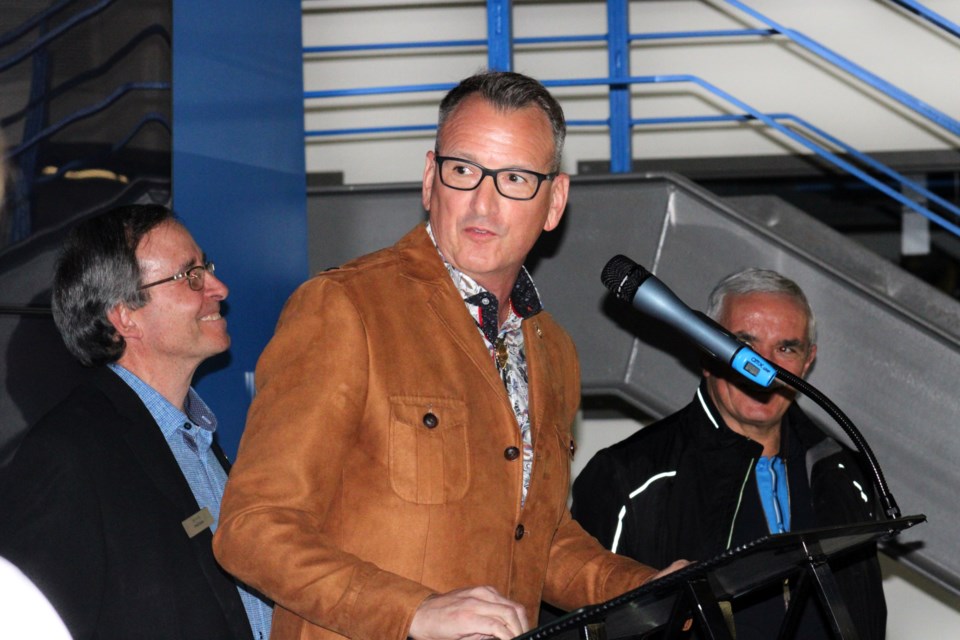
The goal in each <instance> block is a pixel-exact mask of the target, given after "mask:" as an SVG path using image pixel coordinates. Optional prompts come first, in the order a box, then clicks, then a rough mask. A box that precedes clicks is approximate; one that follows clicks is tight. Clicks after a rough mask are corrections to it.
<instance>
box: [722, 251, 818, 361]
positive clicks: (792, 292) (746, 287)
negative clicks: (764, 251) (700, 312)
mask: <svg viewBox="0 0 960 640" xmlns="http://www.w3.org/2000/svg"><path fill="white" fill-rule="evenodd" d="M748 293H777V294H781V295H786V296H789V297H791V298H793V299H794V300H796V301H797V303H798V304H799V305H800V306H801V307H802V308H803V310H804V311H805V312H806V314H807V342H809V343H810V346H813V345H815V344H817V318H816V316H815V315H814V313H813V309H812V308H811V307H810V303H809V302H808V301H807V296H806V294H804V293H803V289H801V288H800V285H798V284H797V283H796V282H794V281H793V280H791V279H790V278H787V277H786V276H783V275H780V274H779V273H777V272H776V271H771V270H770V269H757V268H753V267H751V268H749V269H744V270H743V271H738V272H736V273H732V274H730V275H729V276H727V277H726V278H724V279H723V280H721V281H720V283H719V284H718V285H717V286H716V287H714V289H713V291H711V292H710V297H709V298H708V299H707V312H706V313H707V316H708V317H709V318H710V319H711V320H714V321H715V322H720V317H721V316H722V315H723V311H724V309H723V305H724V302H725V301H726V299H727V296H729V295H744V294H748Z"/></svg>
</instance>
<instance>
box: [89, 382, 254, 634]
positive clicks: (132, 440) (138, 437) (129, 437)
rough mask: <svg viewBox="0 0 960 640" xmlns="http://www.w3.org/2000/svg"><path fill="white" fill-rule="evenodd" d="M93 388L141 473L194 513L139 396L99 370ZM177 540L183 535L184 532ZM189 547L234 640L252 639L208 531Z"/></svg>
mask: <svg viewBox="0 0 960 640" xmlns="http://www.w3.org/2000/svg"><path fill="white" fill-rule="evenodd" d="M94 384H95V385H96V386H97V387H99V388H100V390H101V391H102V392H103V393H104V394H106V396H107V398H109V400H110V402H111V403H112V404H113V406H114V408H115V409H116V411H117V413H118V414H119V416H120V417H121V419H122V428H120V429H119V434H118V436H119V437H120V438H122V439H123V441H124V442H125V443H126V445H127V447H128V448H129V449H130V451H131V452H132V454H133V456H134V457H135V458H136V460H137V462H138V463H139V465H140V467H141V468H142V469H143V471H144V473H145V474H146V475H147V476H148V477H149V478H150V480H151V481H152V482H153V484H154V485H155V486H156V487H157V489H158V490H159V491H160V493H161V494H163V495H164V496H165V497H166V498H167V499H168V500H169V501H170V502H171V503H172V504H173V505H174V507H175V509H176V512H177V513H178V514H180V517H181V518H182V519H186V518H188V517H190V516H192V515H194V514H195V513H197V511H199V509H200V507H199V506H198V505H197V501H196V499H195V498H194V497H193V491H191V489H190V485H189V484H188V483H187V480H186V478H185V477H184V475H183V471H182V470H181V469H180V465H179V464H177V460H176V458H174V456H173V453H172V452H171V451H170V447H169V445H168V444H167V441H166V440H165V439H164V437H163V434H162V433H161V432H160V428H159V427H158V426H157V423H156V421H154V419H153V416H152V415H150V412H149V411H148V410H147V408H146V407H145V406H144V405H143V402H142V401H141V400H140V397H139V396H138V395H137V394H136V393H135V392H134V391H133V390H132V389H131V388H130V387H129V386H128V385H127V384H126V383H125V382H124V381H123V380H121V379H120V378H119V377H118V376H117V375H116V374H115V373H113V372H112V371H110V370H109V369H107V368H105V367H104V368H103V369H102V370H100V371H98V372H97V374H96V375H95V377H94ZM214 447H215V449H214V451H215V453H216V454H217V458H218V459H219V460H220V461H221V464H223V463H224V462H225V461H226V457H225V456H224V455H223V452H222V451H221V450H220V448H219V447H218V446H217V445H216V444H214ZM224 468H225V469H227V467H224ZM178 533H179V532H178ZM183 535H184V536H186V535H187V534H186V532H185V531H184V532H183ZM190 542H191V547H192V548H193V551H194V555H195V557H196V560H197V564H198V565H199V566H200V569H201V571H202V572H203V575H204V577H205V578H206V580H207V582H208V584H209V586H210V589H211V590H212V591H213V593H214V595H215V596H216V598H217V601H218V602H219V603H220V607H221V608H222V610H223V614H224V618H225V619H226V621H227V623H228V624H229V625H230V627H231V629H232V630H233V633H232V635H233V636H234V637H235V638H243V639H245V640H253V633H252V632H251V630H250V624H249V622H248V620H247V616H246V611H245V610H244V608H243V602H242V601H241V600H240V594H239V593H238V592H237V588H236V585H235V583H234V580H233V578H232V577H230V576H229V575H228V574H227V573H226V572H225V571H224V570H223V569H221V568H220V565H219V564H217V561H216V559H215V558H214V556H213V534H212V533H211V531H210V529H206V530H205V531H202V532H200V533H199V534H197V535H196V536H194V537H193V538H192V539H191V540H190Z"/></svg>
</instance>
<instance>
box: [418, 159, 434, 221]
mask: <svg viewBox="0 0 960 640" xmlns="http://www.w3.org/2000/svg"><path fill="white" fill-rule="evenodd" d="M436 170H437V161H436V160H434V153H433V151H427V162H426V165H425V166H424V167H423V187H422V189H421V192H420V198H421V201H422V202H423V210H424V211H427V212H429V211H430V200H431V198H432V197H433V177H434V172H435V171H436Z"/></svg>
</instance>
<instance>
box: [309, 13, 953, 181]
mask: <svg viewBox="0 0 960 640" xmlns="http://www.w3.org/2000/svg"><path fill="white" fill-rule="evenodd" d="M749 4H751V5H752V6H754V7H755V8H756V9H757V10H759V11H760V12H762V13H764V14H765V15H767V16H768V17H769V18H771V19H773V20H775V21H777V22H778V23H780V24H782V25H784V26H786V27H789V28H792V29H794V30H796V31H799V32H801V33H803V34H805V35H807V36H809V37H811V38H814V39H816V40H817V41H819V42H820V43H821V44H823V45H825V46H827V47H829V48H831V49H833V50H834V51H836V52H837V53H839V54H840V55H843V56H845V57H847V58H848V59H850V60H851V61H852V62H854V63H856V64H858V65H860V66H862V67H864V68H866V69H868V70H871V71H873V72H874V73H876V74H878V75H880V76H881V77H883V78H884V79H885V80H887V81H888V82H891V83H892V84H894V85H896V86H898V87H900V88H901V89H903V90H904V91H907V92H909V93H912V94H913V95H915V96H918V97H920V98H921V99H922V100H923V101H924V102H926V103H927V104H929V105H930V106H932V107H934V108H936V109H938V110H940V111H942V112H944V113H946V114H947V115H949V116H950V117H952V118H954V119H960V85H958V83H957V82H956V79H955V76H956V69H957V68H960V39H957V38H952V37H950V36H949V35H947V34H946V33H945V32H943V31H941V30H938V29H936V28H935V27H932V26H930V25H929V24H928V23H926V22H923V21H919V20H917V19H915V18H911V17H910V16H909V14H907V13H906V12H904V11H902V10H899V9H896V8H895V7H894V6H893V4H892V3H889V2H884V1H883V0H804V1H803V2H797V1H796V0H752V1H751V2H749ZM925 4H926V5H927V6H928V7H929V8H931V9H933V10H935V11H937V12H938V13H940V14H941V15H943V16H944V17H946V18H948V19H950V20H953V21H954V22H960V2H958V1H957V0H927V1H926V3H925ZM303 7H304V14H303V15H304V44H305V45H331V44H349V43H357V42H360V43H369V42H406V41H415V40H446V39H483V38H485V37H486V18H485V15H486V12H485V4H484V3H483V2H477V1H464V0H462V1H460V2H456V1H455V2H440V1H439V0H433V1H431V2H419V3H411V2H396V1H395V2H385V1H382V0H381V1H379V2H378V1H375V0H365V1H359V2H358V1H351V2H347V1H346V0H307V1H305V2H304V3H303ZM630 23H631V33H634V34H639V33H650V32H664V31H683V30H693V29H701V30H702V29H737V28H747V27H762V26H763V25H762V24H760V23H759V22H757V21H756V20H754V19H753V18H751V17H749V16H748V15H747V14H745V13H743V12H741V11H739V10H737V9H735V8H733V7H732V6H730V5H728V4H726V3H725V2H722V1H721V0H715V1H714V2H704V1H699V0H675V1H643V2H632V3H631V5H630ZM605 31H606V5H605V3H603V2H596V1H593V2H570V1H564V2H544V1H537V2H530V1H528V2H520V1H517V2H515V3H514V36H515V37H524V36H550V35H574V34H602V33H605ZM485 64H486V51H485V49H483V48H482V47H476V48H471V49H467V50H461V49H457V50H449V49H435V50H431V51H427V52H421V51H401V52H366V53H346V54H337V55H311V56H309V57H308V58H307V61H306V63H305V71H304V74H305V76H304V77H305V86H306V88H307V90H311V89H314V90H320V89H342V88H352V87H363V86H396V85H404V84H420V83H433V82H456V81H457V80H459V79H461V78H462V77H464V76H467V75H469V74H471V73H473V72H474V71H476V70H477V69H479V68H481V67H483V66H484V65H485ZM514 67H515V69H516V70H517V71H522V72H525V73H529V74H531V75H534V76H536V77H539V78H542V79H555V78H583V77H602V76H606V75H607V61H606V50H605V48H604V47H602V46H600V45H597V44H581V45H573V46H570V45H567V46H537V47H534V48H531V47H526V48H519V49H518V51H517V53H516V54H515V58H514ZM631 73H632V75H635V76H649V75H670V74H692V75H696V76H698V77H700V78H702V79H704V80H706V81H708V82H710V83H712V84H714V85H716V86H717V87H719V88H720V89H722V90H724V91H726V92H729V93H731V94H733V95H734V96H735V97H737V98H738V99H740V100H742V101H744V102H746V103H747V104H749V105H750V106H752V107H754V108H757V109H759V110H761V111H765V112H789V113H794V114H797V115H799V116H801V117H803V118H804V119H806V120H808V121H810V122H811V123H812V124H814V125H815V126H817V127H820V128H822V129H824V130H826V131H827V132H828V133H831V134H833V135H835V136H837V137H839V138H841V139H842V140H844V141H845V142H847V143H850V144H852V145H853V146H854V147H856V148H859V149H861V150H864V151H868V152H870V151H873V152H878V151H908V150H929V149H937V150H943V149H958V148H960V138H958V137H957V136H954V135H951V134H949V133H946V132H944V131H943V130H942V129H940V128H938V127H936V126H934V125H932V124H930V123H929V122H928V121H926V120H925V119H923V118H920V117H919V116H916V115H912V114H906V110H905V109H904V108H903V107H901V106H900V105H899V104H896V103H891V101H890V100H888V99H886V98H884V97H881V96H880V95H879V94H878V93H877V92H876V91H875V90H873V89H871V88H869V87H867V86H866V85H864V84H862V83H859V82H857V81H854V80H852V79H851V77H850V76H849V75H847V74H845V73H844V72H842V71H838V70H836V69H835V68H832V67H830V66H829V65H827V64H826V63H824V62H822V61H820V60H818V59H815V58H813V57H812V56H811V55H810V54H808V53H806V52H804V51H802V50H801V49H799V48H798V47H796V46H794V45H792V44H790V43H789V42H787V41H786V40H785V39H783V38H777V39H760V38H754V37H751V38H727V39H720V40H712V41H704V40H701V41H698V42H695V43H693V44H685V43H681V42H680V41H677V40H667V41H655V42H643V43H635V44H634V46H633V47H632V49H631ZM555 93H556V94H557V95H558V96H559V97H560V98H561V100H562V102H563V105H564V108H565V110H566V112H567V116H568V118H570V119H577V118H592V119H596V118H605V117H606V116H607V112H608V108H607V102H606V91H605V90H604V89H602V88H576V89H572V88H564V89H557V90H556V92H555ZM441 95H442V92H427V93H414V94H406V95H402V96H399V97H391V96H375V97H358V98H337V99H333V100H309V101H307V116H306V126H307V129H329V128H341V127H354V126H370V125H375V124H397V125H399V124H431V123H435V122H436V104H437V102H438V101H439V98H440V96H441ZM632 95H633V96H634V99H633V101H632V102H633V105H632V109H633V115H634V116H635V117H654V116H666V115H717V114H721V113H742V111H741V110H740V109H739V108H737V107H734V106H732V105H730V104H728V103H726V102H724V101H723V100H722V99H720V98H717V97H715V96H713V95H711V94H709V93H707V92H705V91H704V90H701V89H699V88H698V87H696V86H694V85H692V84H662V85H660V84H658V85H636V86H634V88H633V91H632ZM432 141H433V137H432V135H431V134H430V133H424V134H405V135H393V136H386V135H376V136H366V137H362V136H354V137H351V138H348V139H344V138H334V139H331V138H323V139H311V140H310V141H308V143H307V168H308V171H344V173H345V178H346V182H347V183H367V182H395V181H416V180H418V179H419V178H420V175H421V173H422V169H423V156H424V152H425V151H426V149H427V148H429V147H430V146H432ZM796 148H797V145H796V143H794V142H792V141H789V140H788V139H787V138H786V137H784V136H782V135H781V134H778V133H775V132H771V131H768V130H767V129H766V128H764V127H762V126H756V125H748V126H743V125H730V124H719V125H696V126H689V125H688V126H682V127H676V126H658V127H642V128H638V129H637V130H636V131H635V133H634V136H633V149H634V157H635V158H638V159H657V158H682V157H711V156H727V155H766V154H776V153H786V152H788V151H790V150H794V149H796ZM608 157H609V140H608V137H607V134H606V131H605V130H603V129H598V130H585V129H582V128H575V129H573V130H572V132H571V135H570V138H569V142H568V146H567V150H566V154H565V164H564V168H565V169H566V170H567V171H574V170H575V168H576V166H577V162H578V161H580V160H598V159H604V158H608Z"/></svg>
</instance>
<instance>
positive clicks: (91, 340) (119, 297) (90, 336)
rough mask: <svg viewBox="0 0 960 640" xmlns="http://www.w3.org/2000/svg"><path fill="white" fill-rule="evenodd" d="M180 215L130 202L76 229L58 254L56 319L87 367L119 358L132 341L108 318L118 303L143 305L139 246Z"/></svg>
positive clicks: (145, 298) (71, 348)
mask: <svg viewBox="0 0 960 640" xmlns="http://www.w3.org/2000/svg"><path fill="white" fill-rule="evenodd" d="M175 220H176V218H175V217H174V215H173V212H171V211H170V210H169V209H167V208H166V207H163V206H160V205H127V206H122V207H117V208H115V209H111V210H109V211H107V212H105V213H102V214H99V215H96V216H94V217H92V218H87V219H86V220H84V221H82V222H81V223H80V224H78V225H77V226H76V227H74V228H73V229H72V230H71V231H70V234H69V235H68V236H67V239H66V241H65V242H64V245H63V248H62V249H61V251H60V255H59V257H58V258H57V266H56V272H55V274H54V277H53V321H54V322H55V323H56V325H57V329H58V330H59V331H60V336H61V337H62V338H63V342H64V344H65V345H66V347H67V349H68V350H69V351H70V353H72V354H73V356H74V357H75V358H77V360H79V361H80V362H81V363H82V364H84V365H86V366H93V365H101V364H108V363H110V362H116V361H117V360H119V359H120V357H121V356H122V355H123V352H124V349H125V348H126V343H125V341H124V339H123V337H122V336H120V335H119V334H118V333H117V331H116V329H115V328H114V326H113V325H112V324H111V323H110V321H109V320H108V318H107V312H109V311H110V310H111V309H112V308H113V307H115V306H116V305H117V304H124V305H126V306H127V307H129V308H131V309H139V308H141V307H143V306H144V305H145V304H147V302H148V301H149V300H150V297H149V294H148V293H147V292H146V291H141V290H140V284H141V282H140V279H141V272H140V263H139V262H138V261H137V246H138V245H139V244H140V241H141V240H142V239H143V237H144V236H145V235H147V233H149V232H150V231H151V230H153V229H154V228H156V227H157V226H159V225H161V224H163V223H164V222H168V221H175Z"/></svg>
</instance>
